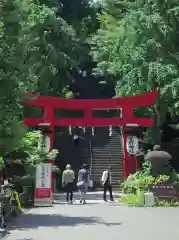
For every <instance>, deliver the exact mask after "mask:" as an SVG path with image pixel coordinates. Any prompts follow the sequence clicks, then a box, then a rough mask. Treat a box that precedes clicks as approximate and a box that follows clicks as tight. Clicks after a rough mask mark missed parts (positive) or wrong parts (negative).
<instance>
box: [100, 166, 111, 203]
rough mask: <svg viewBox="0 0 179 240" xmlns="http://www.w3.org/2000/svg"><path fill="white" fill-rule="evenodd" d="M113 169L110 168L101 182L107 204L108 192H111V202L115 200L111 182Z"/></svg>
mask: <svg viewBox="0 0 179 240" xmlns="http://www.w3.org/2000/svg"><path fill="white" fill-rule="evenodd" d="M111 180H112V179H111V167H110V166H108V167H107V169H106V170H105V171H104V172H103V174H102V178H101V182H102V185H103V199H104V201H105V202H107V199H106V193H107V190H108V191H109V194H110V201H114V199H113V194H112V182H111Z"/></svg>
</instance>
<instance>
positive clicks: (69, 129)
mask: <svg viewBox="0 0 179 240" xmlns="http://www.w3.org/2000/svg"><path fill="white" fill-rule="evenodd" d="M68 129H69V134H70V135H71V134H72V132H71V126H69V128H68Z"/></svg>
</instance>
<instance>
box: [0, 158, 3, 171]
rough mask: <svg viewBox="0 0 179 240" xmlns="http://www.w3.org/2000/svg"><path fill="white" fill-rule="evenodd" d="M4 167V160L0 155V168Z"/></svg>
mask: <svg viewBox="0 0 179 240" xmlns="http://www.w3.org/2000/svg"><path fill="white" fill-rule="evenodd" d="M3 168H4V160H3V158H2V157H0V170H1V169H3Z"/></svg>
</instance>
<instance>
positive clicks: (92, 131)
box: [92, 127, 94, 136]
mask: <svg viewBox="0 0 179 240" xmlns="http://www.w3.org/2000/svg"><path fill="white" fill-rule="evenodd" d="M92 136H94V127H92Z"/></svg>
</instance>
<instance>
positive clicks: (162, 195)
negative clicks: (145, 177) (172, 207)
mask: <svg viewBox="0 0 179 240" xmlns="http://www.w3.org/2000/svg"><path fill="white" fill-rule="evenodd" d="M149 188H150V191H151V192H153V194H154V196H155V197H156V198H158V199H160V200H165V201H167V200H174V199H178V186H177V185H175V184H151V185H149Z"/></svg>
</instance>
